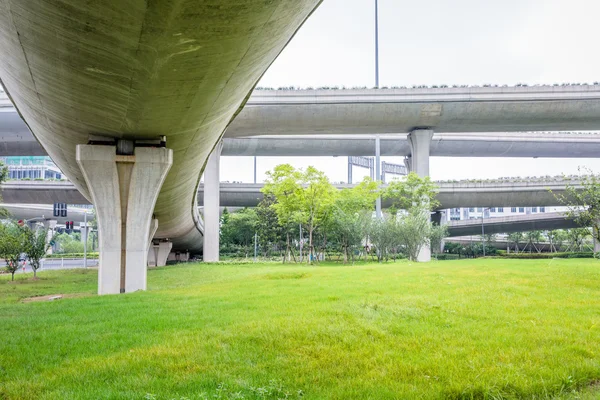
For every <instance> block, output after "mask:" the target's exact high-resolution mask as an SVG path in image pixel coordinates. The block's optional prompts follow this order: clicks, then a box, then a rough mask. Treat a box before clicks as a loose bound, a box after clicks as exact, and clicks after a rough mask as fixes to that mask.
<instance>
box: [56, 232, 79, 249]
mask: <svg viewBox="0 0 600 400" xmlns="http://www.w3.org/2000/svg"><path fill="white" fill-rule="evenodd" d="M55 242H56V243H57V244H58V248H59V251H58V253H66V254H74V253H83V243H81V240H77V239H75V237H74V236H73V235H69V234H68V233H61V234H58V235H56V236H55Z"/></svg>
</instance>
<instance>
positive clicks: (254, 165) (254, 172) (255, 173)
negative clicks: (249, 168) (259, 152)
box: [254, 156, 256, 183]
mask: <svg viewBox="0 0 600 400" xmlns="http://www.w3.org/2000/svg"><path fill="white" fill-rule="evenodd" d="M254 183H256V156H254Z"/></svg>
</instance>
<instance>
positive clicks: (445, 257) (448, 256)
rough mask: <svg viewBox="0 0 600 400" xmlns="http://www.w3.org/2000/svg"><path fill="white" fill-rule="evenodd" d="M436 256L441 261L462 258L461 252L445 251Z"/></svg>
mask: <svg viewBox="0 0 600 400" xmlns="http://www.w3.org/2000/svg"><path fill="white" fill-rule="evenodd" d="M435 258H436V259H437V260H439V261H444V260H458V259H459V258H460V254H452V253H443V254H438V255H436V256H435Z"/></svg>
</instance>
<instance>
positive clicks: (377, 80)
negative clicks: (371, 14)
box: [375, 0, 379, 88]
mask: <svg viewBox="0 0 600 400" xmlns="http://www.w3.org/2000/svg"><path fill="white" fill-rule="evenodd" d="M375 87H376V88H379V10H378V0H375Z"/></svg>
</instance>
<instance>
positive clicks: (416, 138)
mask: <svg viewBox="0 0 600 400" xmlns="http://www.w3.org/2000/svg"><path fill="white" fill-rule="evenodd" d="M432 138H433V130H431V129H415V130H414V131H412V132H411V133H409V134H408V143H409V144H410V152H411V157H410V161H409V162H408V164H409V165H410V172H414V173H416V174H417V175H419V176H420V177H425V176H429V149H430V147H431V139H432ZM417 261H419V262H429V261H431V248H430V246H429V245H427V246H423V247H422V248H421V251H420V252H419V256H418V257H417Z"/></svg>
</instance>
